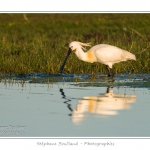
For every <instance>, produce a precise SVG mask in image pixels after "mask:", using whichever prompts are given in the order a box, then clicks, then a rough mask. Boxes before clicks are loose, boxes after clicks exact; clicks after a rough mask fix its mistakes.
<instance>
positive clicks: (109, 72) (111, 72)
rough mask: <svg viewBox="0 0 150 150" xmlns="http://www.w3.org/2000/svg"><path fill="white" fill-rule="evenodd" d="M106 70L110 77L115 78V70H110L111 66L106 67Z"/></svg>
mask: <svg viewBox="0 0 150 150" xmlns="http://www.w3.org/2000/svg"><path fill="white" fill-rule="evenodd" d="M106 68H107V70H108V77H111V76H112V77H114V73H113V70H112V68H109V66H108V65H106Z"/></svg>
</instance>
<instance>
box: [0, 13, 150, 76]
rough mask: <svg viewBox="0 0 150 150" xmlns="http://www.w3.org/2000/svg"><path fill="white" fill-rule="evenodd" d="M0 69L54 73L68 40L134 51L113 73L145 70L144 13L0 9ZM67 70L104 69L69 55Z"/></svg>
mask: <svg viewBox="0 0 150 150" xmlns="http://www.w3.org/2000/svg"><path fill="white" fill-rule="evenodd" d="M0 20H1V22H0V74H27V73H34V72H43V73H57V72H58V70H59V68H60V66H61V64H62V62H63V60H64V57H65V54H66V52H67V50H68V44H69V43H70V42H71V41H81V42H91V43H92V45H96V44H100V43H106V44H111V45H115V46H118V47H120V48H122V49H125V50H128V51H130V52H131V53H134V54H135V55H136V57H137V61H127V62H122V63H118V64H116V65H114V72H115V73H143V72H144V73H149V72H150V67H149V64H150V14H0ZM64 71H65V72H67V73H82V74H84V73H91V74H94V73H95V72H103V73H106V68H105V66H104V65H102V64H99V63H93V64H90V63H86V62H83V61H81V60H79V59H78V58H77V57H76V56H75V54H72V55H71V56H70V57H69V59H68V61H67V63H66V66H65V68H64Z"/></svg>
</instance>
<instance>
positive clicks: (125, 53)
mask: <svg viewBox="0 0 150 150" xmlns="http://www.w3.org/2000/svg"><path fill="white" fill-rule="evenodd" d="M122 57H123V58H124V60H136V57H135V55H134V54H132V53H130V52H128V51H125V50H123V52H122Z"/></svg>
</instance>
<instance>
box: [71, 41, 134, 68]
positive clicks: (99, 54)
mask: <svg viewBox="0 0 150 150" xmlns="http://www.w3.org/2000/svg"><path fill="white" fill-rule="evenodd" d="M83 46H90V44H89V43H81V42H77V41H74V42H71V43H70V44H69V47H70V48H71V49H72V51H75V54H76V55H77V57H78V58H79V59H81V60H83V61H87V62H90V63H93V62H100V63H102V64H105V65H108V66H109V67H110V68H112V66H113V64H115V63H118V62H121V61H126V60H136V57H135V55H134V54H132V53H130V52H128V51H126V50H122V49H120V48H118V47H115V46H112V45H107V44H99V45H96V46H93V47H91V48H90V49H89V50H88V51H87V52H84V51H83Z"/></svg>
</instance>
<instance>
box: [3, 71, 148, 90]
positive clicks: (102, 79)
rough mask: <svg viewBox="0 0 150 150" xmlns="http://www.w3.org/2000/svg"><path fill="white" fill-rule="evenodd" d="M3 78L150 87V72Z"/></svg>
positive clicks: (21, 80)
mask: <svg viewBox="0 0 150 150" xmlns="http://www.w3.org/2000/svg"><path fill="white" fill-rule="evenodd" d="M0 79H1V80H3V81H4V80H10V81H18V82H19V81H20V82H28V83H47V84H50V83H55V82H75V83H76V84H77V83H79V84H78V85H80V82H82V86H83V85H85V86H89V85H90V84H92V85H93V86H108V85H114V86H133V87H150V74H117V75H115V77H114V78H112V77H107V75H104V74H99V73H97V74H95V75H91V74H63V73H62V74H44V73H34V74H20V75H6V76H3V75H1V76H0Z"/></svg>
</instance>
